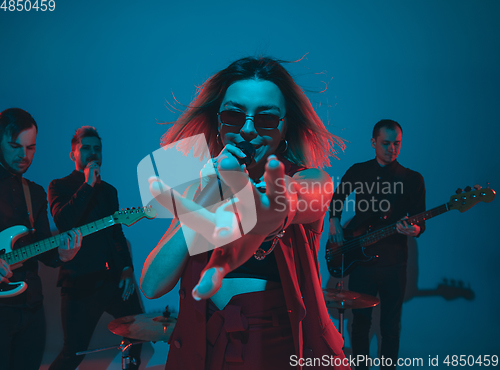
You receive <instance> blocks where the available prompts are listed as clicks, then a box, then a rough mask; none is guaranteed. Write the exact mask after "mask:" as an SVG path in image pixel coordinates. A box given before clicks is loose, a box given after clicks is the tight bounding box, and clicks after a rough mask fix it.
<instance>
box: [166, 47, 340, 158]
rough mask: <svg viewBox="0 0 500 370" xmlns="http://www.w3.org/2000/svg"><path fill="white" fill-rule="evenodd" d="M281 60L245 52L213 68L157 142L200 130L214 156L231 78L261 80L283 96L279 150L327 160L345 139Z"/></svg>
mask: <svg viewBox="0 0 500 370" xmlns="http://www.w3.org/2000/svg"><path fill="white" fill-rule="evenodd" d="M281 63H283V61H278V60H276V59H272V58H268V57H260V58H255V57H247V58H243V59H239V60H237V61H235V62H233V63H231V64H230V65H229V66H228V67H227V68H226V69H223V70H222V71H220V72H217V73H216V74H214V75H213V76H212V77H210V78H209V79H208V80H207V81H205V83H204V84H203V85H201V86H200V87H199V88H198V91H197V94H196V97H195V99H194V100H193V101H192V102H191V104H190V105H189V106H188V107H187V109H186V110H185V111H184V113H183V114H182V115H181V116H180V117H179V119H178V120H177V121H176V122H174V124H173V126H172V127H171V128H170V129H169V130H168V131H167V132H166V133H165V134H164V135H163V136H162V139H161V145H162V146H163V145H168V144H171V143H174V142H176V141H179V140H181V139H185V138H188V137H191V136H195V135H199V134H204V135H205V138H206V140H207V143H208V147H209V151H210V156H212V157H215V156H217V155H218V154H219V152H220V151H221V150H222V144H221V143H220V141H219V140H217V134H218V121H217V112H218V111H219V108H220V104H221V102H222V99H223V98H224V95H225V94H226V90H227V89H228V87H229V86H230V85H232V84H233V83H235V82H236V81H242V80H250V79H256V80H266V81H270V82H272V83H274V84H275V85H276V86H278V88H279V89H280V91H281V93H282V94H283V96H284V98H285V105H286V112H287V113H286V122H287V132H286V136H285V139H286V140H287V142H288V149H287V150H286V152H285V153H283V154H282V156H284V157H285V158H286V159H288V160H289V161H290V162H292V163H295V164H297V165H300V166H305V167H315V168H322V167H325V166H330V159H329V157H330V156H333V157H335V158H337V155H336V154H337V147H338V148H340V149H341V150H344V149H345V143H344V140H343V139H341V138H339V137H338V136H335V135H333V134H331V133H330V132H329V131H328V130H327V129H326V127H325V126H324V125H323V122H321V119H320V118H319V117H318V115H317V114H316V112H315V111H314V108H313V107H312V105H311V102H310V101H309V99H308V98H307V96H306V95H305V93H304V91H303V90H302V89H301V88H300V87H299V86H298V85H297V84H296V83H295V81H294V80H293V78H292V77H291V76H290V74H289V73H288V72H287V71H286V69H285V68H284V67H283V66H282V65H281ZM181 149H182V150H183V151H184V152H186V153H187V152H189V151H190V150H191V149H194V155H195V156H197V157H200V159H202V157H203V155H204V153H202V151H201V150H200V149H197V148H192V147H188V146H185V147H183V148H181Z"/></svg>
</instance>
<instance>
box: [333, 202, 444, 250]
mask: <svg viewBox="0 0 500 370" xmlns="http://www.w3.org/2000/svg"><path fill="white" fill-rule="evenodd" d="M448 211H449V207H448V204H447V203H446V204H443V205H441V206H439V207H436V208H432V209H429V210H427V211H425V212H422V213H419V214H417V215H415V216H412V217H410V218H408V220H406V222H407V223H410V224H419V223H421V222H422V221H425V220H428V219H429V218H432V217H435V216H439V215H440V214H443V213H445V212H448ZM396 233H397V229H396V223H394V224H392V225H389V226H386V227H383V228H381V229H378V230H375V231H373V232H371V233H368V234H366V235H363V236H360V237H357V238H355V239H352V240H349V241H346V242H344V245H343V247H342V248H339V249H329V250H327V251H326V255H327V256H329V255H338V254H342V253H344V251H346V250H348V249H350V248H357V247H366V246H368V245H371V244H375V243H376V242H378V241H379V240H382V239H384V238H387V237H389V236H391V235H393V234H396Z"/></svg>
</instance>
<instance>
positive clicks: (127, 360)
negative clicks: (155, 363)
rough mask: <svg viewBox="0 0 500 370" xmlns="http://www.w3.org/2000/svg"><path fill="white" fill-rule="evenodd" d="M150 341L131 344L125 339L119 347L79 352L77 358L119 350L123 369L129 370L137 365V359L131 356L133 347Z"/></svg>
mask: <svg viewBox="0 0 500 370" xmlns="http://www.w3.org/2000/svg"><path fill="white" fill-rule="evenodd" d="M147 342H149V341H147V340H141V341H139V342H130V341H129V340H128V339H123V340H122V342H121V343H120V345H119V346H112V347H103V348H97V349H91V350H88V351H82V352H77V354H76V355H77V356H80V355H86V354H89V353H95V352H101V351H107V350H108V349H115V348H116V349H119V350H121V351H122V369H123V370H127V369H129V365H130V364H134V365H137V363H136V360H135V358H131V357H130V355H129V350H130V347H131V346H134V345H136V344H141V343H147Z"/></svg>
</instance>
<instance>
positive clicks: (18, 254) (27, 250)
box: [0, 206, 156, 298]
mask: <svg viewBox="0 0 500 370" xmlns="http://www.w3.org/2000/svg"><path fill="white" fill-rule="evenodd" d="M155 217H156V211H155V210H154V208H151V206H150V207H140V208H130V209H129V208H127V209H125V210H124V209H123V208H122V210H121V211H116V212H115V213H114V214H113V215H111V216H107V217H104V218H101V219H100V220H97V221H93V222H90V223H88V224H86V225H83V226H79V227H76V228H75V229H77V230H80V232H81V233H82V237H85V236H87V235H90V234H93V233H95V232H97V231H100V230H104V229H106V228H108V227H111V226H113V225H117V224H124V225H127V226H131V225H133V224H135V223H136V222H137V221H139V220H140V219H142V218H149V219H153V218H155ZM27 234H28V228H27V227H26V226H21V225H17V226H12V227H9V228H8V229H5V230H3V231H2V232H0V259H3V260H4V261H5V262H7V264H8V265H9V266H10V268H11V270H14V269H16V268H19V267H21V266H22V263H23V262H24V261H26V260H27V259H30V258H32V257H35V256H37V255H39V254H42V253H45V252H47V251H49V250H51V249H54V248H58V247H59V245H60V237H59V235H55V236H52V237H50V238H47V239H44V240H41V241H38V242H36V243H33V244H30V245H26V246H24V247H21V248H17V249H14V250H12V247H13V245H14V243H15V242H16V241H17V240H18V239H19V238H21V237H23V236H25V235H27ZM27 287H28V285H27V284H26V282H24V281H16V282H13V283H1V284H0V298H8V297H14V296H16V295H19V294H21V293H22V292H24V291H25V290H26V288H27Z"/></svg>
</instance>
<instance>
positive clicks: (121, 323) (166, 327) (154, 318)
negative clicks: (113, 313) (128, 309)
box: [108, 313, 177, 342]
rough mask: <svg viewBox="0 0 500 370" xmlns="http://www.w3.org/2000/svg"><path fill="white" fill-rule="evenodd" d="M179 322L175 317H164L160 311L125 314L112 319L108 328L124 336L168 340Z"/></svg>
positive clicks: (155, 340)
mask: <svg viewBox="0 0 500 370" xmlns="http://www.w3.org/2000/svg"><path fill="white" fill-rule="evenodd" d="M176 323H177V319H176V318H175V317H163V316H162V315H161V314H159V313H146V314H141V315H132V316H124V317H120V318H118V319H115V320H113V321H111V322H110V323H109V324H108V329H109V330H110V331H111V332H112V333H114V334H116V335H120V336H122V337H126V338H132V339H139V340H146V341H151V342H158V341H164V342H166V341H167V340H168V338H169V337H170V334H172V331H173V330H174V326H175V324H176Z"/></svg>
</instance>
